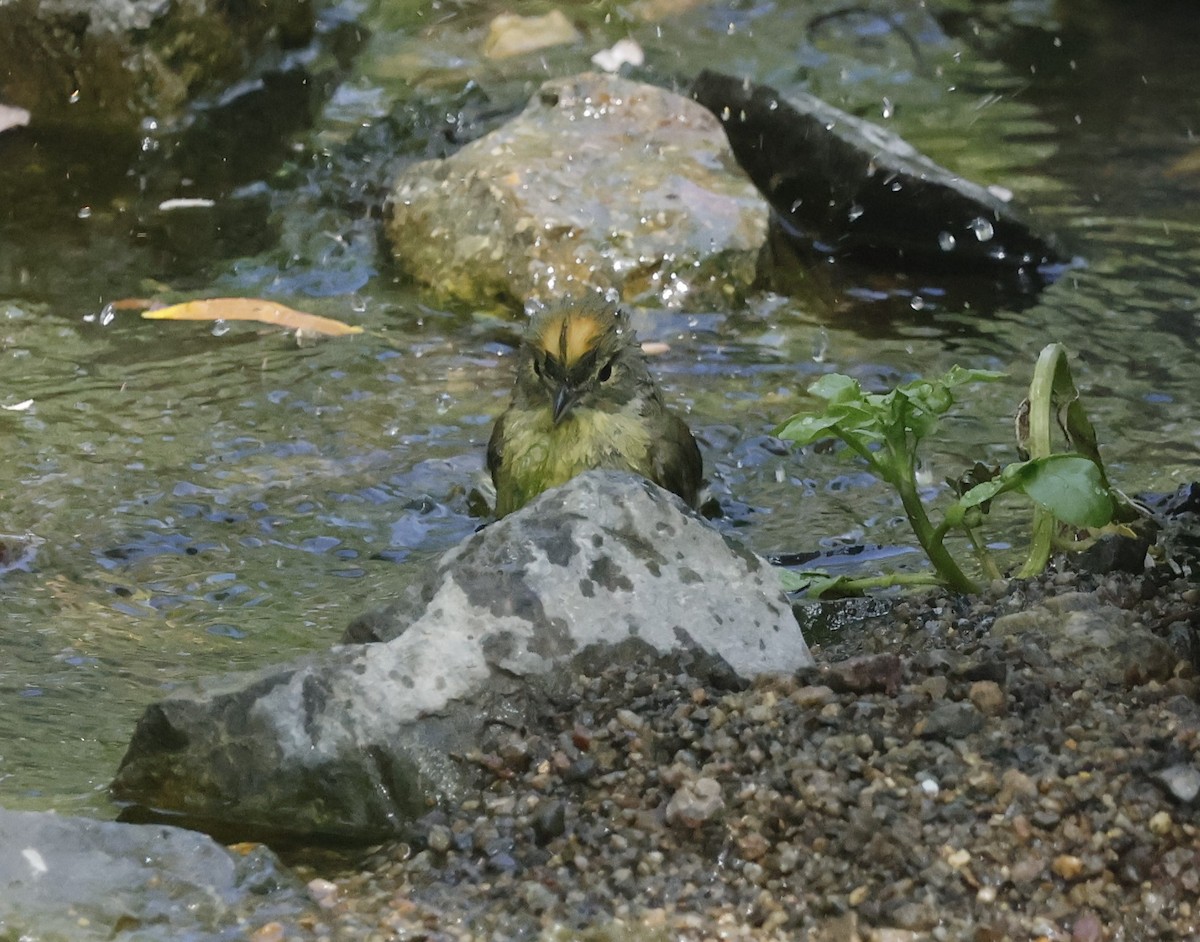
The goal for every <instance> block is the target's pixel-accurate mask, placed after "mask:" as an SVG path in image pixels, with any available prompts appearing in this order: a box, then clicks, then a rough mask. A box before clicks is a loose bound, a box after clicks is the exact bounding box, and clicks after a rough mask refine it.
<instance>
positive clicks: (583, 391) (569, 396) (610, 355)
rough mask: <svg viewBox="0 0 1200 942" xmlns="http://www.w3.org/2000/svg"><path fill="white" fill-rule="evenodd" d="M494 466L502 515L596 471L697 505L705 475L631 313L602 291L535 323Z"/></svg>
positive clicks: (492, 456)
mask: <svg viewBox="0 0 1200 942" xmlns="http://www.w3.org/2000/svg"><path fill="white" fill-rule="evenodd" d="M487 464H488V470H489V471H490V472H491V475H492V481H493V482H494V483H495V485H496V516H497V517H502V516H504V515H505V514H508V513H512V511H514V510H517V509H518V508H520V507H522V506H524V505H525V504H527V503H528V502H529V501H531V500H532V499H533V498H534V497H536V496H537V495H538V494H540V493H542V491H544V490H546V489H548V488H551V487H555V486H557V485H559V484H562V483H564V482H566V481H568V480H570V479H571V478H572V477H574V476H575V475H577V474H580V473H581V472H583V471H587V470H589V469H592V468H609V469H613V470H620V471H633V472H635V473H637V474H640V475H642V476H643V477H645V478H649V479H650V480H651V481H653V482H654V483H656V484H658V485H659V486H661V487H664V488H666V489H667V490H669V491H673V492H674V493H676V494H678V495H679V496H680V497H682V498H683V500H684V501H686V502H687V503H688V504H689V505H691V506H692V507H695V506H696V501H697V498H698V496H699V491H700V476H701V472H702V461H701V458H700V449H699V448H698V447H697V445H696V440H695V439H694V438H693V437H692V433H691V431H690V430H689V429H688V427H687V425H686V424H685V423H684V422H683V420H682V419H680V418H679V417H678V416H677V415H675V414H674V413H672V412H670V411H669V410H668V409H667V407H666V405H665V404H664V403H663V398H662V393H661V392H660V391H659V389H658V385H657V384H656V383H655V382H654V377H653V376H651V375H650V370H649V368H648V367H647V366H646V361H645V358H644V356H643V354H642V349H641V346H640V345H639V344H638V342H637V337H636V336H635V334H634V332H633V329H632V328H631V327H630V325H629V319H628V317H627V315H626V314H625V313H624V312H623V311H621V310H620V309H619V308H616V307H614V306H612V305H610V304H608V303H606V302H605V301H603V300H602V299H601V298H600V297H599V296H598V295H596V296H589V297H586V298H582V299H573V300H566V301H562V302H559V303H557V304H556V305H554V306H552V307H549V308H547V309H545V310H544V311H542V312H540V313H538V314H536V315H535V316H534V317H533V319H532V320H531V322H530V324H529V328H528V330H527V331H526V334H525V336H524V338H523V339H522V341H521V347H520V351H519V352H518V355H517V375H516V383H515V385H514V386H513V394H512V403H511V404H510V405H509V407H508V409H506V410H505V412H504V413H503V414H502V415H501V416H500V418H499V419H497V420H496V425H495V427H494V428H493V429H492V437H491V440H490V441H489V442H488V453H487Z"/></svg>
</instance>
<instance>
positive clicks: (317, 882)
mask: <svg viewBox="0 0 1200 942" xmlns="http://www.w3.org/2000/svg"><path fill="white" fill-rule="evenodd" d="M308 895H309V897H310V898H311V899H312V901H313V902H314V903H316V904H317V905H318V906H320V907H321V908H322V909H332V908H333V907H334V906H336V905H337V897H338V886H337V884H336V883H334V882H332V881H331V880H324V879H322V878H321V877H315V878H313V879H312V880H309V881H308Z"/></svg>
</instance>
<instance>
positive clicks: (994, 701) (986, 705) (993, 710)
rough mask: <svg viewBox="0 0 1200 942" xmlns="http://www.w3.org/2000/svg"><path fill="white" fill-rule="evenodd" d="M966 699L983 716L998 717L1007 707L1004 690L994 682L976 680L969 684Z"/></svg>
mask: <svg viewBox="0 0 1200 942" xmlns="http://www.w3.org/2000/svg"><path fill="white" fill-rule="evenodd" d="M967 698H968V699H969V700H970V701H971V702H972V703H973V704H975V709H977V710H978V711H979V712H980V713H982V714H983V715H984V716H999V715H1000V714H1002V713H1003V712H1004V711H1005V709H1006V708H1007V706H1008V703H1007V699H1008V698H1007V697H1006V696H1005V695H1004V690H1003V689H1002V688H1001V687H1000V685H999V684H998V683H996V682H995V681H994V680H977V681H975V682H974V683H973V684H971V689H970V691H969V692H968V693H967Z"/></svg>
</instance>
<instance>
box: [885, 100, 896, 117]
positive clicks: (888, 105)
mask: <svg viewBox="0 0 1200 942" xmlns="http://www.w3.org/2000/svg"><path fill="white" fill-rule="evenodd" d="M895 113H896V108H895V106H894V105H893V104H892V100H891V99H890V98H888V97H887V96H886V95H885V96H884V98H883V116H884V117H885V118H890V117H891V116H892V115H894V114H895Z"/></svg>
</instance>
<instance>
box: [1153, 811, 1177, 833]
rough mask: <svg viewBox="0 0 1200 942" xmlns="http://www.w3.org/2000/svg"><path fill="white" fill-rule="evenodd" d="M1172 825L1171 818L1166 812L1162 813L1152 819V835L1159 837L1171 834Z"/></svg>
mask: <svg viewBox="0 0 1200 942" xmlns="http://www.w3.org/2000/svg"><path fill="white" fill-rule="evenodd" d="M1171 823H1172V822H1171V816H1170V815H1169V814H1167V813H1166V812H1165V811H1160V812H1158V813H1157V814H1155V815H1154V816H1153V817H1152V818H1151V819H1150V833H1151V834H1157V835H1158V836H1159V837H1162V836H1163V835H1164V834H1170V833H1171Z"/></svg>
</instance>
